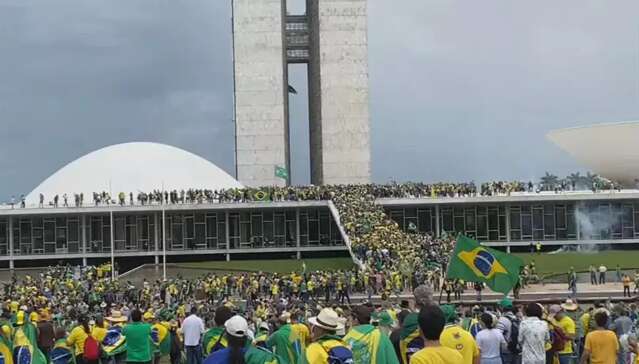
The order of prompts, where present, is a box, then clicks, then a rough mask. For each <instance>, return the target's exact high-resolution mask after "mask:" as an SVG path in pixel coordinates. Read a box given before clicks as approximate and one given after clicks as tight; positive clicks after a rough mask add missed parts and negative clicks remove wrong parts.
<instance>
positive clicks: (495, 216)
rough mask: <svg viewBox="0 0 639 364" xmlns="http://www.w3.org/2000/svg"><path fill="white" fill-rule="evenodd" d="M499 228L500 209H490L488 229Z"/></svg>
mask: <svg viewBox="0 0 639 364" xmlns="http://www.w3.org/2000/svg"><path fill="white" fill-rule="evenodd" d="M498 228H499V210H497V209H489V210H488V229H489V230H497V229H498Z"/></svg>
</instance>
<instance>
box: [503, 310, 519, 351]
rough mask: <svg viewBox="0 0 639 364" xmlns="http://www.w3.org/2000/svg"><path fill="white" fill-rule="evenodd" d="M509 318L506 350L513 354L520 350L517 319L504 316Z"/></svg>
mask: <svg viewBox="0 0 639 364" xmlns="http://www.w3.org/2000/svg"><path fill="white" fill-rule="evenodd" d="M506 318H507V319H508V320H510V323H511V325H510V338H509V340H508V351H510V352H511V353H513V354H519V353H520V352H521V348H520V347H519V324H520V322H519V320H518V319H516V318H515V319H511V318H510V317H506Z"/></svg>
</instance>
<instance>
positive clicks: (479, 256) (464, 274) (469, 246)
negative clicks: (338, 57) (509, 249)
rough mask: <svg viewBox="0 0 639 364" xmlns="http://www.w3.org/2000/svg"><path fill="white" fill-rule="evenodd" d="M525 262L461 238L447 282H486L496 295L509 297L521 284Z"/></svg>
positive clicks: (453, 256) (450, 264)
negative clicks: (516, 286)
mask: <svg viewBox="0 0 639 364" xmlns="http://www.w3.org/2000/svg"><path fill="white" fill-rule="evenodd" d="M523 264H524V262H523V261H522V260H521V259H520V258H518V257H516V256H514V255H511V254H506V253H502V252H500V251H498V250H495V249H490V248H488V247H485V246H481V245H480V244H479V243H478V242H477V241H475V240H472V239H470V238H468V237H466V236H463V235H460V236H459V238H457V244H456V245H455V251H454V252H453V254H452V255H451V259H450V263H449V264H448V271H447V273H446V275H447V278H458V279H463V280H465V281H470V282H484V283H486V285H488V287H490V289H492V290H493V291H495V292H501V293H504V294H508V292H510V290H511V289H512V288H513V287H514V286H515V285H516V284H517V281H518V280H519V270H520V268H521V266H522V265H523Z"/></svg>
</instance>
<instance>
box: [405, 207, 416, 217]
mask: <svg viewBox="0 0 639 364" xmlns="http://www.w3.org/2000/svg"><path fill="white" fill-rule="evenodd" d="M405 212H406V217H417V209H415V208H408V209H405Z"/></svg>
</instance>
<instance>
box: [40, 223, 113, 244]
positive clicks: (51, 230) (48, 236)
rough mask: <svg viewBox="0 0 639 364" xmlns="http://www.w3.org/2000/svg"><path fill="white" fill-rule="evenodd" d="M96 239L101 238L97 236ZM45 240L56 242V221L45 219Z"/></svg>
mask: <svg viewBox="0 0 639 364" xmlns="http://www.w3.org/2000/svg"><path fill="white" fill-rule="evenodd" d="M100 225H101V224H100ZM100 225H97V226H98V227H99V226H100ZM98 232H99V230H98ZM97 235H99V234H97ZM95 240H99V238H96V239H95ZM44 241H45V242H55V221H45V223H44Z"/></svg>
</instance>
